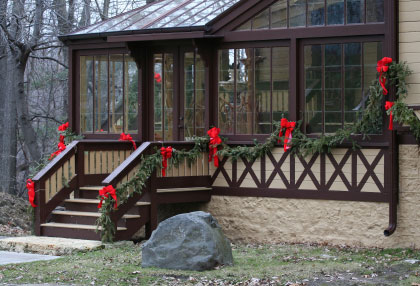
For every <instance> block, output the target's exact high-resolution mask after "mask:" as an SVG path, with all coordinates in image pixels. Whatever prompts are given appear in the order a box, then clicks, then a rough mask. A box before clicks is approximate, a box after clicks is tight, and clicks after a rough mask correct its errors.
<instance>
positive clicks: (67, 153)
mask: <svg viewBox="0 0 420 286" xmlns="http://www.w3.org/2000/svg"><path fill="white" fill-rule="evenodd" d="M78 144H79V141H73V142H71V143H70V144H69V145H67V147H66V149H65V150H64V151H63V152H61V153H60V154H58V155H57V156H56V157H55V158H54V159H53V160H51V162H50V163H48V165H47V166H45V167H44V168H43V169H42V170H41V171H39V172H38V173H37V174H36V175H35V177H33V179H32V180H33V181H34V182H36V181H41V180H42V179H43V178H45V177H48V175H50V174H51V173H53V172H54V171H56V169H57V166H60V165H61V163H62V162H63V161H65V160H67V159H68V158H69V157H71V156H73V155H74V154H75V153H76V147H77V145H78Z"/></svg>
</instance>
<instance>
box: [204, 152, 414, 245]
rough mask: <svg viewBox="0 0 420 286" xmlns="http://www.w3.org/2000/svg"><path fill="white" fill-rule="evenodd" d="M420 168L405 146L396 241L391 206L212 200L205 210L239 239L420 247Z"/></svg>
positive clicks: (295, 201)
mask: <svg viewBox="0 0 420 286" xmlns="http://www.w3.org/2000/svg"><path fill="white" fill-rule="evenodd" d="M419 165H420V155H419V148H418V147H417V146H412V145H403V146H401V147H400V203H399V207H398V227H397V230H396V232H395V233H394V234H393V235H392V236H391V237H385V236H384V235H383V230H384V229H385V228H387V226H388V204H386V203H362V202H342V201H322V200H297V199H275V198H251V197H227V196H225V197H222V196H213V197H212V200H211V202H210V203H208V204H207V205H205V206H204V207H203V208H202V209H203V210H204V211H208V212H210V213H212V214H213V215H214V216H215V217H216V218H217V219H218V221H219V222H220V224H221V225H222V227H223V229H224V231H225V233H226V234H227V236H228V237H229V238H230V239H232V240H234V241H243V242H257V243H278V242H317V243H329V244H335V245H341V244H345V245H350V246H363V247H415V248H420V211H419V207H418V206H419V205H420V179H419V174H420V173H419V172H420V169H419Z"/></svg>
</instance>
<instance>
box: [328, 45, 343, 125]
mask: <svg viewBox="0 0 420 286" xmlns="http://www.w3.org/2000/svg"><path fill="white" fill-rule="evenodd" d="M324 72H325V83H324V85H325V88H324V93H325V100H324V110H325V133H332V132H335V131H337V129H339V128H341V127H342V125H341V122H342V120H341V110H342V109H341V45H339V44H337V45H325V68H324Z"/></svg>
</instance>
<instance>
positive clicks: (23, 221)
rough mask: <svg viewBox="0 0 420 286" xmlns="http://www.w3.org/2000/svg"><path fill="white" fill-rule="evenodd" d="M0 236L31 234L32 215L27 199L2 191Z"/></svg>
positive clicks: (0, 194) (0, 199) (0, 200)
mask: <svg viewBox="0 0 420 286" xmlns="http://www.w3.org/2000/svg"><path fill="white" fill-rule="evenodd" d="M0 196H1V198H0V236H21V235H29V234H30V231H31V215H30V212H29V203H28V201H27V200H25V199H23V198H19V197H15V196H12V195H10V194H7V193H0Z"/></svg>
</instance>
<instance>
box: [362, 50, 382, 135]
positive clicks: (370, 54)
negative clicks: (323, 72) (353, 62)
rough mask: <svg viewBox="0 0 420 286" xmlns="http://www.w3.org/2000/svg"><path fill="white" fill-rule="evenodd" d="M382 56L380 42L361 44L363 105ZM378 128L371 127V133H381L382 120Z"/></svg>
mask: <svg viewBox="0 0 420 286" xmlns="http://www.w3.org/2000/svg"><path fill="white" fill-rule="evenodd" d="M381 58H382V43H381V42H373V43H364V44H363V65H364V66H363V76H364V78H363V82H364V88H363V105H364V106H365V105H366V101H367V98H368V96H369V86H370V85H371V84H372V81H374V80H375V79H376V77H377V72H376V64H377V62H378V61H379V60H380V59H381ZM378 124H379V126H378V129H372V130H371V134H381V133H382V121H381V122H379V123H378Z"/></svg>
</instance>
